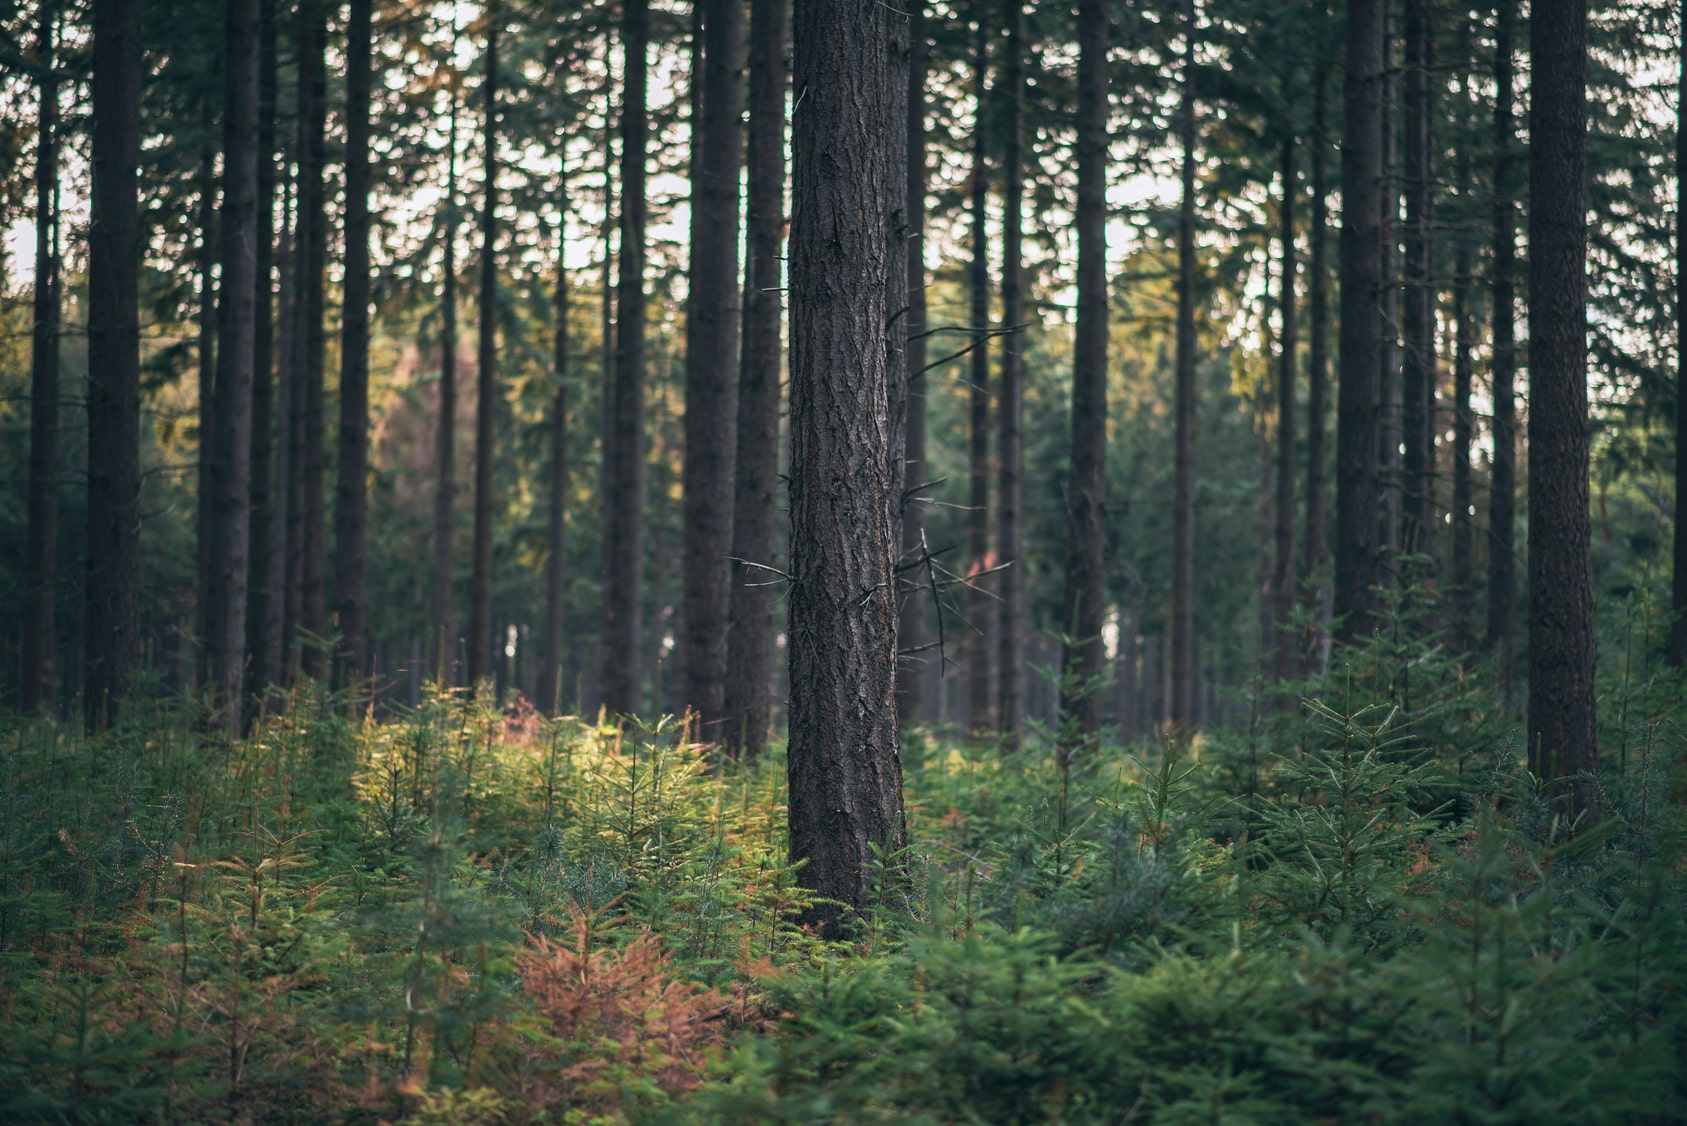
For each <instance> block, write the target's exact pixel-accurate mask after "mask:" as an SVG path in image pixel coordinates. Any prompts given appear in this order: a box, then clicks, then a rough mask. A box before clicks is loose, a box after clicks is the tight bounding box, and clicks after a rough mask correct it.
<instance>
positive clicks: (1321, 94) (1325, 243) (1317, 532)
mask: <svg viewBox="0 0 1687 1126" xmlns="http://www.w3.org/2000/svg"><path fill="white" fill-rule="evenodd" d="M1326 70H1327V68H1326V67H1324V66H1323V65H1320V66H1319V69H1318V72H1317V73H1316V74H1314V75H1313V76H1312V139H1311V149H1312V219H1311V223H1312V226H1311V229H1310V230H1309V231H1308V232H1307V242H1308V243H1309V246H1308V252H1309V259H1310V260H1309V261H1308V263H1307V272H1308V275H1309V276H1308V278H1307V285H1306V289H1307V295H1306V304H1307V310H1306V315H1307V340H1306V549H1305V551H1304V552H1303V553H1302V554H1303V559H1302V566H1303V567H1304V568H1305V570H1306V573H1307V574H1308V575H1309V576H1311V577H1312V579H1313V582H1312V584H1311V586H1310V587H1308V589H1307V599H1308V601H1309V602H1310V603H1311V605H1310V607H1309V608H1310V610H1311V611H1312V620H1313V621H1315V622H1318V623H1320V624H1319V626H1318V628H1316V629H1313V630H1312V631H1311V634H1310V636H1309V637H1308V638H1307V641H1306V667H1307V669H1308V670H1309V671H1310V670H1312V669H1316V668H1317V667H1318V666H1319V665H1320V664H1321V663H1322V660H1323V640H1324V625H1323V621H1324V592H1325V591H1326V590H1327V589H1328V585H1327V583H1328V580H1329V572H1328V570H1327V562H1326V560H1325V558H1324V522H1325V520H1326V519H1327V517H1326V514H1325V497H1326V496H1327V495H1328V490H1327V488H1326V481H1325V477H1324V474H1325V472H1326V469H1327V467H1326V462H1327V460H1328V457H1329V454H1328V452H1327V450H1326V448H1325V441H1324V436H1325V429H1324V421H1325V419H1326V417H1328V414H1329V409H1330V404H1329V379H1330V376H1329V372H1330V357H1329V339H1330V263H1329V241H1330V240H1329V229H1330V216H1329V198H1330V183H1329V144H1330V135H1329V125H1328V113H1329V78H1328V75H1327V74H1326Z"/></svg>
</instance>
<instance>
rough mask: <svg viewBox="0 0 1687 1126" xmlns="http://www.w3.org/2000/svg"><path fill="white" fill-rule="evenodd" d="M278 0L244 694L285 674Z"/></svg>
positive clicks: (262, 112) (265, 84)
mask: <svg viewBox="0 0 1687 1126" xmlns="http://www.w3.org/2000/svg"><path fill="white" fill-rule="evenodd" d="M275 30H276V29H275V0H258V126H257V146H258V151H257V199H256V211H257V243H256V245H255V246H254V248H253V266H254V269H253V277H252V302H253V314H252V318H253V319H252V438H251V442H252V458H251V462H252V488H251V519H250V524H251V526H250V531H249V536H250V545H249V546H250V551H249V558H250V560H251V562H250V570H249V572H248V574H247V580H246V654H247V658H248V660H250V661H251V668H250V672H249V675H248V676H247V682H246V683H247V694H248V695H256V694H258V693H260V692H262V691H263V690H264V689H266V688H268V687H269V686H270V685H272V684H274V683H276V682H277V681H278V680H279V679H280V676H281V668H280V662H279V660H278V659H277V654H278V650H277V648H276V645H277V642H278V640H279V638H280V632H281V589H280V588H281V584H282V583H283V582H284V581H285V577H284V576H285V563H284V562H283V561H282V557H281V554H280V552H279V551H278V550H277V549H278V547H279V546H280V541H278V540H277V539H276V537H275V526H276V522H275V515H274V512H273V508H274V505H275V501H276V497H277V496H278V495H279V490H278V489H277V488H276V476H275V451H276V445H277V443H276V440H275V437H276V409H275V408H276V403H275V361H274V353H275V320H274V311H273V310H274V304H273V298H274V277H273V274H274V269H275V106H276V50H275Z"/></svg>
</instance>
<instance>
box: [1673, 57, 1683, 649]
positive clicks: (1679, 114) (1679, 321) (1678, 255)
mask: <svg viewBox="0 0 1687 1126" xmlns="http://www.w3.org/2000/svg"><path fill="white" fill-rule="evenodd" d="M1684 125H1687V36H1684V37H1683V51H1682V57H1681V78H1680V85H1679V86H1678V88H1677V91H1676V101H1675V200H1676V203H1675V582H1674V587H1673V590H1674V599H1673V602H1674V609H1675V626H1674V627H1673V628H1672V629H1671V630H1670V633H1669V663H1670V664H1672V665H1674V666H1675V667H1676V668H1684V667H1687V519H1683V516H1687V511H1684V509H1687V501H1683V500H1682V498H1683V497H1687V450H1684V448H1683V446H1682V444H1681V436H1682V435H1683V434H1687V377H1684V376H1683V374H1682V373H1683V372H1687V298H1683V296H1682V292H1683V289H1682V287H1683V284H1684V283H1687V236H1683V235H1682V233H1681V227H1682V217H1683V216H1684V215H1687V129H1684V128H1683V126H1684Z"/></svg>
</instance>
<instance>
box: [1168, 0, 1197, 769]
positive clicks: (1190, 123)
mask: <svg viewBox="0 0 1687 1126" xmlns="http://www.w3.org/2000/svg"><path fill="white" fill-rule="evenodd" d="M1182 82H1183V92H1182V104H1181V106H1180V107H1179V110H1178V134H1179V140H1180V141H1181V144H1182V147H1183V168H1182V173H1183V197H1182V202H1181V204H1180V206H1179V208H1178V222H1177V390H1176V402H1175V406H1174V414H1175V425H1176V434H1175V440H1174V441H1175V445H1174V453H1173V463H1174V464H1173V470H1174V483H1173V488H1172V525H1173V526H1172V662H1171V663H1172V669H1171V673H1172V714H1171V724H1172V728H1173V730H1174V732H1176V733H1177V734H1178V735H1179V737H1183V736H1185V735H1187V734H1188V732H1189V731H1190V729H1191V728H1192V727H1193V726H1194V723H1195V2H1194V0H1184V5H1183V77H1182Z"/></svg>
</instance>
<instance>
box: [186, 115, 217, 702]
mask: <svg viewBox="0 0 1687 1126" xmlns="http://www.w3.org/2000/svg"><path fill="white" fill-rule="evenodd" d="M213 120H214V118H213V116H212V111H211V103H210V99H209V98H207V99H206V101H205V107H204V110H203V114H202V117H201V120H200V126H201V128H202V129H203V130H204V132H205V134H206V135H207V136H209V134H210V132H211V126H212V122H213ZM197 226H198V228H199V262H198V273H199V307H198V310H197V311H196V314H195V319H196V321H197V324H198V341H197V347H196V348H195V360H196V363H197V368H198V377H199V387H198V400H199V401H198V415H199V421H198V426H199V435H198V437H199V449H198V454H197V466H196V468H197V473H196V475H195V476H196V479H195V482H194V508H193V518H194V544H195V551H196V555H195V564H196V567H197V571H198V575H197V578H196V581H195V583H194V592H195V593H194V600H193V610H194V619H193V636H194V639H195V648H194V661H193V668H192V677H193V684H194V686H195V687H196V688H202V687H204V686H205V685H206V684H208V683H209V682H210V655H211V652H210V638H209V634H210V628H211V557H212V555H213V554H214V553H213V551H212V547H211V541H212V539H213V538H214V537H215V536H216V521H215V520H214V519H213V517H212V509H213V508H214V507H215V505H216V486H215V485H214V484H213V483H212V471H211V463H212V460H213V458H214V456H215V455H214V448H215V445H216V439H215V437H214V436H213V435H214V433H215V431H216V428H217V423H216V396H217V287H216V283H215V281H214V280H213V275H214V273H215V272H216V267H217V150H216V149H215V148H213V147H212V146H211V145H210V144H209V143H207V144H206V146H205V148H204V150H203V151H202V152H201V154H200V157H199V215H198V219H197Z"/></svg>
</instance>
